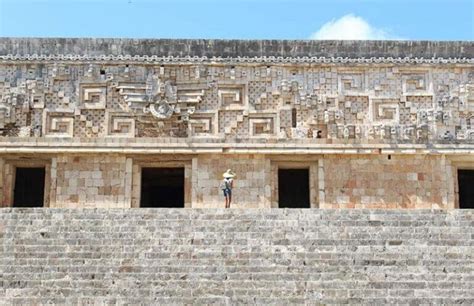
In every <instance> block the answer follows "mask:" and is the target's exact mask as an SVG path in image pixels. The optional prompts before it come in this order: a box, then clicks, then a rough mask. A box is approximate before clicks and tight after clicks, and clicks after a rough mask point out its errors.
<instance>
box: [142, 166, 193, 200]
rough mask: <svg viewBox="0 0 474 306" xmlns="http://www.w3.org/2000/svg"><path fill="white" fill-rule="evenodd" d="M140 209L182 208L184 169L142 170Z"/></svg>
mask: <svg viewBox="0 0 474 306" xmlns="http://www.w3.org/2000/svg"><path fill="white" fill-rule="evenodd" d="M141 192H142V193H141V198H140V206H141V207H184V168H142V190H141Z"/></svg>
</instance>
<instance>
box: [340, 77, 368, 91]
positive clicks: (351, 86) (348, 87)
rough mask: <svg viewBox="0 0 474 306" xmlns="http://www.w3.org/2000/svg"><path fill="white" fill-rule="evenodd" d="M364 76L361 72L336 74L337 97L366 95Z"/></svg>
mask: <svg viewBox="0 0 474 306" xmlns="http://www.w3.org/2000/svg"><path fill="white" fill-rule="evenodd" d="M366 82H367V80H366V75H365V74H364V73H362V72H360V73H353V72H344V73H339V74H338V88H339V95H357V94H366V93H365V89H366V88H367V86H366V85H367V84H366Z"/></svg>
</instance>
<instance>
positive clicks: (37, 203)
mask: <svg viewBox="0 0 474 306" xmlns="http://www.w3.org/2000/svg"><path fill="white" fill-rule="evenodd" d="M44 177H45V170H44V168H16V174H15V189H14V193H13V207H43V205H44Z"/></svg>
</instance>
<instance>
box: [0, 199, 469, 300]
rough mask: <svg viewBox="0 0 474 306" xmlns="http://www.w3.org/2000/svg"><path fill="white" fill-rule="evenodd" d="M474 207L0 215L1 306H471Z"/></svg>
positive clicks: (86, 211) (17, 211)
mask: <svg viewBox="0 0 474 306" xmlns="http://www.w3.org/2000/svg"><path fill="white" fill-rule="evenodd" d="M473 225H474V214H473V211H472V210H462V211H460V210H456V211H439V210H435V211H432V210H414V211H400V210H298V209H295V210H283V209H282V210H271V209H266V210H259V209H250V210H240V209H230V210H223V209H214V210H202V209H131V210H130V209H127V210H122V209H14V208H13V209H11V208H5V209H2V210H1V211H0V241H1V244H2V252H0V300H1V301H0V304H15V305H33V304H62V305H84V304H94V305H108V304H119V305H124V304H128V305H138V304H144V305H150V304H192V303H196V304H211V303H216V304H238V303H239V304H240V303H245V304H304V303H306V304H319V303H321V304H333V303H337V304H345V303H356V304H373V305H384V304H389V303H399V304H410V305H418V304H448V305H452V304H458V303H459V304H466V305H468V304H471V305H472V304H474V290H473V289H474V279H473V274H474V273H473V269H474V255H473V254H474V243H473V235H474V232H473Z"/></svg>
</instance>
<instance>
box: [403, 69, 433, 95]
mask: <svg viewBox="0 0 474 306" xmlns="http://www.w3.org/2000/svg"><path fill="white" fill-rule="evenodd" d="M401 79H402V93H403V95H423V94H426V95H430V94H432V92H433V90H432V84H431V82H430V77H429V73H428V72H426V71H415V72H403V73H402V75H401Z"/></svg>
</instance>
